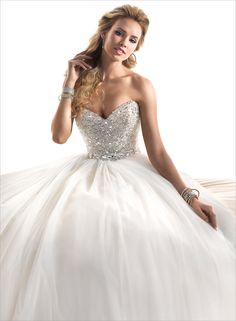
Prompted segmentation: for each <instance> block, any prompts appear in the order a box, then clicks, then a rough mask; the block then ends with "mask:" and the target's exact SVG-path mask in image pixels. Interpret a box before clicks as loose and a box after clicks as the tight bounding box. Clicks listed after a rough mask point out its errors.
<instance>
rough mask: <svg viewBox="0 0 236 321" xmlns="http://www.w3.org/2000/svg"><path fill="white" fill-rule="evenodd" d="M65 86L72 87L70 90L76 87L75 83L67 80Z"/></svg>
mask: <svg viewBox="0 0 236 321" xmlns="http://www.w3.org/2000/svg"><path fill="white" fill-rule="evenodd" d="M63 86H67V87H70V88H74V87H75V82H74V81H71V80H66V82H65V83H64V85H63Z"/></svg>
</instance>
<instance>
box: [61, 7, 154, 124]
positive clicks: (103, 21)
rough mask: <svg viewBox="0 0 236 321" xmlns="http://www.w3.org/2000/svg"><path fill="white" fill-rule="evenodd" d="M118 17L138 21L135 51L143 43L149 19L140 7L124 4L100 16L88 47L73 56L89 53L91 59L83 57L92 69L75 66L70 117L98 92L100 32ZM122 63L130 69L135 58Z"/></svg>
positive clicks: (131, 57) (106, 28) (105, 30)
mask: <svg viewBox="0 0 236 321" xmlns="http://www.w3.org/2000/svg"><path fill="white" fill-rule="evenodd" d="M120 18H132V19H134V20H135V21H137V22H138V23H139V25H140V27H141V29H142V35H141V37H140V39H139V42H138V44H137V47H136V49H135V51H137V50H139V48H140V47H141V46H142V45H143V42H144V37H145V35H146V33H147V30H148V26H149V19H148V17H147V16H146V14H145V13H144V12H143V11H142V10H141V9H140V8H138V7H136V6H131V5H129V4H126V5H123V6H120V7H117V8H115V9H113V10H112V11H109V12H107V13H105V14H104V15H103V16H102V17H101V18H100V20H99V22H98V28H97V31H96V32H95V34H94V35H93V36H92V37H91V38H90V39H89V45H88V47H87V48H86V49H85V50H84V51H83V52H81V53H79V54H76V55H75V57H74V58H73V59H76V58H77V57H78V55H80V54H85V55H89V56H90V57H92V58H93V59H87V60H86V59H85V62H87V63H89V64H90V65H91V66H92V69H90V70H85V69H83V68H82V67H81V66H76V67H75V68H77V70H79V74H80V76H79V78H78V79H77V81H76V83H75V87H74V98H73V100H72V104H71V109H72V113H71V114H72V115H71V117H72V118H76V117H77V116H78V112H79V109H80V108H83V107H85V106H86V105H88V104H89V103H90V98H91V95H92V93H93V92H94V91H95V92H96V93H98V92H99V86H100V85H101V83H102V73H101V69H100V56H101V53H102V38H101V34H102V33H106V32H107V31H109V30H110V28H111V27H112V26H113V24H114V23H115V22H116V20H118V19H120ZM122 64H123V65H124V66H126V67H127V68H129V69H131V68H133V67H135V65H136V59H135V58H134V57H133V55H130V56H129V57H128V58H127V59H126V60H124V61H122ZM66 74H67V71H66Z"/></svg>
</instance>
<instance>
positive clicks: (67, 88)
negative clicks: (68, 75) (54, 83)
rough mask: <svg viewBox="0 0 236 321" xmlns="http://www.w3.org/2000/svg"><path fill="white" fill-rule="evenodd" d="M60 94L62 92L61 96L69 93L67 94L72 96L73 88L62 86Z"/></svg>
mask: <svg viewBox="0 0 236 321" xmlns="http://www.w3.org/2000/svg"><path fill="white" fill-rule="evenodd" d="M62 92H63V94H65V93H69V94H72V95H74V93H75V90H74V88H70V87H68V86H64V87H62Z"/></svg>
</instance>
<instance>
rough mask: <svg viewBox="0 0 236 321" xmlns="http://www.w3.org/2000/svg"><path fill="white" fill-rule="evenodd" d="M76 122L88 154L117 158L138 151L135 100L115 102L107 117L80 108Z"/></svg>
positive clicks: (138, 123) (137, 106) (98, 157)
mask: <svg viewBox="0 0 236 321" xmlns="http://www.w3.org/2000/svg"><path fill="white" fill-rule="evenodd" d="M76 124H77V126H78V128H79V130H80V133H81V135H82V137H83V139H84V141H85V143H86V147H87V151H88V158H97V159H102V160H117V159H120V158H124V157H127V156H130V155H133V154H135V153H137V152H140V149H139V147H138V144H137V139H138V132H139V127H140V117H139V105H138V103H137V102H135V101H134V100H129V101H127V102H125V103H123V104H122V105H120V106H118V107H117V108H116V109H114V110H113V111H112V113H111V114H110V115H109V116H108V117H107V118H103V117H102V116H100V115H98V114H97V113H95V112H93V111H91V110H89V109H87V108H83V109H81V111H80V112H79V117H77V118H76Z"/></svg>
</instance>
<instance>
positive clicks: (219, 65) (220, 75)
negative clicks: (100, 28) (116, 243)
mask: <svg viewBox="0 0 236 321" xmlns="http://www.w3.org/2000/svg"><path fill="white" fill-rule="evenodd" d="M125 3H129V4H133V5H136V6H139V7H140V8H142V9H143V10H144V11H145V12H146V14H147V15H148V16H149V18H150V27H149V31H148V34H147V36H146V39H145V43H144V47H143V48H141V50H140V52H138V53H137V54H136V57H137V61H138V66H137V67H136V68H135V71H136V72H138V73H141V74H142V75H144V76H145V77H147V78H149V79H151V80H152V82H153V84H154V87H155V88H156V93H157V101H158V106H157V108H158V121H159V124H160V130H161V135H162V138H163V141H164V144H165V146H166V149H167V151H168V153H169V155H170V156H171V158H172V160H173V161H174V163H175V165H176V167H177V169H179V170H181V171H184V172H187V173H188V174H190V175H191V176H192V177H194V178H203V177H209V178H210V177H217V178H233V179H234V178H235V167H234V162H235V149H234V143H235V141H234V131H235V122H234V119H235V117H234V116H235V114H234V105H235V60H234V55H235V34H234V24H235V13H234V12H235V8H234V7H235V2H234V1H99V2H98V1H2V3H1V7H2V8H1V42H2V46H1V172H2V173H7V172H11V171H15V170H20V169H24V168H28V167H33V166H35V165H39V164H42V163H46V162H47V161H51V160H54V159H57V158H63V157H64V156H67V155H74V154H78V153H80V152H84V151H85V150H86V148H85V145H84V142H83V140H82V138H81V136H80V133H79V131H78V129H77V128H76V126H75V124H74V128H73V133H72V135H71V137H70V138H69V140H68V141H67V143H66V144H63V145H58V144H56V143H54V142H53V141H52V139H51V130H50V127H51V121H52V118H53V116H54V113H55V112H56V109H57V106H58V103H59V101H58V95H59V94H60V93H61V88H62V83H63V80H64V72H65V70H66V68H67V61H68V60H69V59H71V58H72V57H73V56H74V55H75V54H76V53H78V52H80V51H82V50H84V49H85V47H86V46H87V43H88V39H89V38H90V37H91V36H92V34H93V33H94V32H95V31H96V28H97V22H98V19H99V18H100V17H101V15H102V14H103V13H104V12H106V11H109V10H111V9H113V8H114V7H116V6H118V5H122V4H125ZM140 145H141V148H142V149H143V151H144V152H145V146H144V144H143V141H142V136H140Z"/></svg>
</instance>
